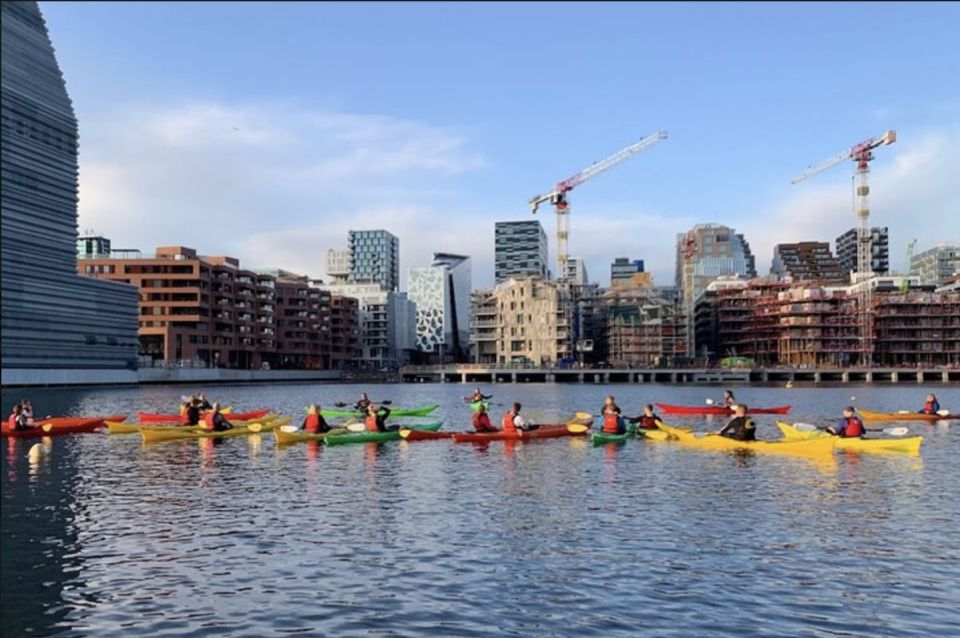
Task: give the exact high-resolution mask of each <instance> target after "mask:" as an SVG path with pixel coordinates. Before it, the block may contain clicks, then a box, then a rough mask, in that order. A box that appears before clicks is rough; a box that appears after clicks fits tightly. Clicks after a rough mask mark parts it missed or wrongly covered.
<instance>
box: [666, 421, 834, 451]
mask: <svg viewBox="0 0 960 638" xmlns="http://www.w3.org/2000/svg"><path fill="white" fill-rule="evenodd" d="M661 428H662V429H663V430H665V431H666V432H668V433H669V434H670V435H672V436H673V437H675V438H674V439H672V440H675V441H676V442H678V443H680V444H681V445H686V446H688V447H694V448H698V449H701V450H718V451H732V450H749V451H752V452H763V453H773V454H826V453H828V452H831V451H832V450H833V440H832V439H830V438H822V439H821V438H815V439H802V440H794V439H780V440H779V441H737V440H735V439H731V438H729V437H726V436H717V435H707V436H702V437H701V436H697V435H696V434H694V433H693V432H685V431H683V430H680V429H678V428H674V427H670V426H669V425H664V426H661Z"/></svg>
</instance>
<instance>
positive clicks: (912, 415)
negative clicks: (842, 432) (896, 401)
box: [857, 408, 960, 421]
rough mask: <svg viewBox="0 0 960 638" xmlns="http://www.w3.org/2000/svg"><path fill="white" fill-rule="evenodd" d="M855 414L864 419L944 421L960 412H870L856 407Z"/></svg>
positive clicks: (958, 417)
mask: <svg viewBox="0 0 960 638" xmlns="http://www.w3.org/2000/svg"><path fill="white" fill-rule="evenodd" d="M857 414H859V415H860V416H862V417H863V420H864V421H946V420H947V419H960V414H948V415H947V416H940V415H939V414H924V413H923V412H871V411H870V410H861V409H860V408H857Z"/></svg>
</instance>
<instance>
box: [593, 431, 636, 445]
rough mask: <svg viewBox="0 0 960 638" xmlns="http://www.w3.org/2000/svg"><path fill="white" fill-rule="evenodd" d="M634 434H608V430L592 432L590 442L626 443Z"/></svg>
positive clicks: (596, 443) (602, 443)
mask: <svg viewBox="0 0 960 638" xmlns="http://www.w3.org/2000/svg"><path fill="white" fill-rule="evenodd" d="M631 436H633V435H632V434H630V433H629V432H624V433H623V434H608V433H606V432H591V433H590V442H591V443H593V444H594V445H606V444H607V443H624V442H625V441H626V440H627V439H628V438H630V437H631Z"/></svg>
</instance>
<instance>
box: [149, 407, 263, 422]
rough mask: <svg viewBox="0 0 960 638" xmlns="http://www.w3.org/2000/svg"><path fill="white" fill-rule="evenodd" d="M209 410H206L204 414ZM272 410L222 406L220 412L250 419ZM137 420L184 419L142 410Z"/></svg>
mask: <svg viewBox="0 0 960 638" xmlns="http://www.w3.org/2000/svg"><path fill="white" fill-rule="evenodd" d="M207 412H209V410H204V414H205V413H207ZM268 412H270V410H268V409H263V410H253V411H251V412H233V410H232V409H231V408H220V414H226V415H230V418H232V419H236V420H238V421H249V420H250V419H259V418H261V417H262V416H264V415H266V414H267V413H268ZM137 420H138V421H140V422H141V423H180V422H181V421H182V420H183V415H182V414H156V413H154V412H140V413H139V414H137Z"/></svg>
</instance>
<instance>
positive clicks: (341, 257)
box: [326, 248, 350, 284]
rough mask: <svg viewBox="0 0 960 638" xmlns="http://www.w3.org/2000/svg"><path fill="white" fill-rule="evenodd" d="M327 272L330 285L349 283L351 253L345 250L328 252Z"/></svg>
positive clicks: (338, 249) (335, 249) (336, 249)
mask: <svg viewBox="0 0 960 638" xmlns="http://www.w3.org/2000/svg"><path fill="white" fill-rule="evenodd" d="M326 270H327V278H328V279H329V281H330V283H335V284H345V283H347V281H348V280H349V279H350V251H349V250H346V249H344V248H331V249H330V250H328V251H327V267H326Z"/></svg>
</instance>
